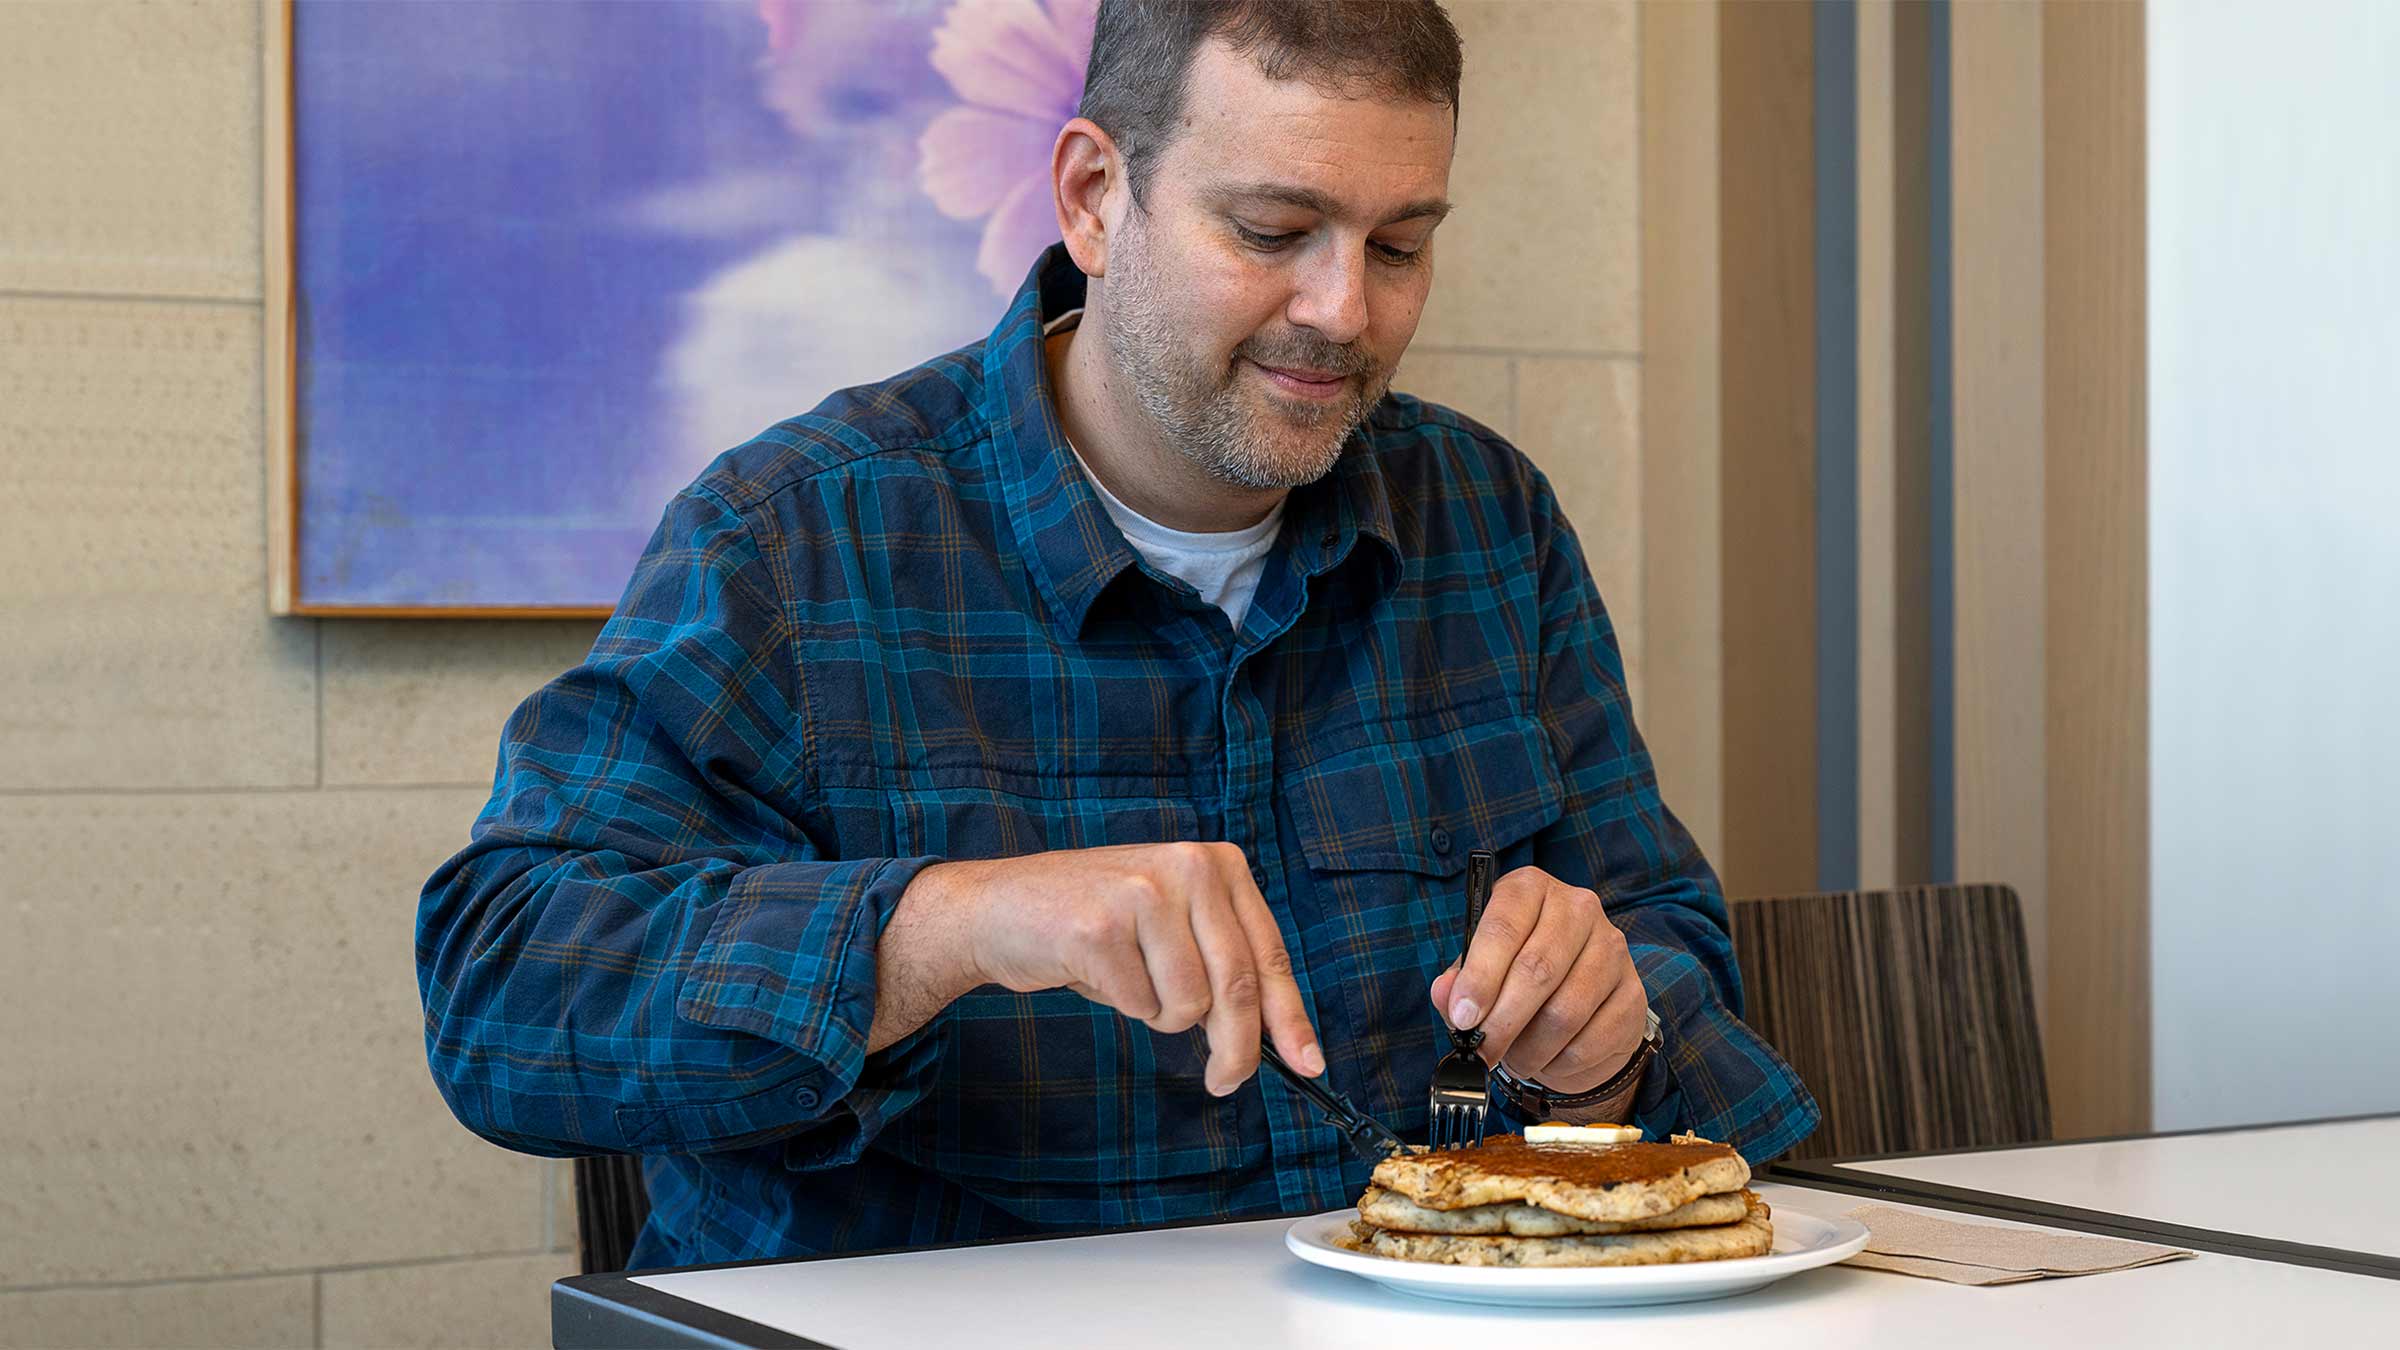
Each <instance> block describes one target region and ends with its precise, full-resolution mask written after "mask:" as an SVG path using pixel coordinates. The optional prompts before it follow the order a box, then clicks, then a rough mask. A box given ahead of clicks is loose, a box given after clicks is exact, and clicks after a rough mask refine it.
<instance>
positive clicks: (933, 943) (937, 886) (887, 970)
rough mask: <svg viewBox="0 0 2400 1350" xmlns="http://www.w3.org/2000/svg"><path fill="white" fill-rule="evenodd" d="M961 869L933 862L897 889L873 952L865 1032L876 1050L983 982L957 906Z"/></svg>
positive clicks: (871, 1048)
mask: <svg viewBox="0 0 2400 1350" xmlns="http://www.w3.org/2000/svg"><path fill="white" fill-rule="evenodd" d="M960 870H961V869H960V868H959V867H958V865H956V864H952V863H936V864H934V865H933V866H930V867H927V868H926V869H925V870H923V871H921V872H919V873H917V875H916V879H915V880H913V881H911V882H910V883H909V886H908V889H907V890H906V891H904V892H902V893H901V896H900V903H899V905H898V906H897V907H896V908H895V909H893V911H892V917H891V921H890V922H889V923H887V924H886V925H885V926H884V930H883V939H882V941H881V942H880V943H878V944H877V946H876V951H875V1022H874V1025H873V1026H872V1027H871V1028H870V1029H869V1030H868V1032H867V1053H868V1054H870V1055H871V1054H874V1053H876V1052H878V1051H880V1050H883V1049H884V1048H886V1047H887V1046H890V1045H893V1044H896V1043H897V1042H899V1041H900V1040H901V1039H903V1038H905V1037H906V1036H908V1035H909V1034H910V1033H912V1032H914V1031H916V1030H917V1029H918V1028H919V1027H922V1026H924V1025H925V1024H926V1023H928V1022H930V1021H932V1020H933V1019H934V1018H935V1017H936V1016H938V1015H940V1013H941V1011H942V1009H944V1008H947V1007H949V1006H950V1005H951V1004H952V1003H953V1002H956V1001H957V1000H958V998H959V997H960V996H961V995H963V994H965V993H966V992H967V991H969V990H971V989H973V988H975V987H976V986H977V985H980V984H983V983H985V982H986V981H985V980H984V978H983V976H982V975H981V973H980V972H979V971H978V969H977V967H976V964H975V952H974V944H973V943H972V942H971V941H970V940H969V939H968V938H967V935H966V925H965V923H964V921H963V919H962V917H961V914H960V911H959V906H958V903H957V902H958V892H957V889H956V886H955V883H956V882H957V881H959V880H961V877H960Z"/></svg>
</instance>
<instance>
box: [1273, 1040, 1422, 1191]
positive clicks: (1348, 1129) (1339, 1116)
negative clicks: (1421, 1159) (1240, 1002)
mask: <svg viewBox="0 0 2400 1350" xmlns="http://www.w3.org/2000/svg"><path fill="white" fill-rule="evenodd" d="M1258 1058H1259V1062H1260V1063H1262V1064H1264V1065H1266V1066H1267V1067H1268V1068H1270V1069H1273V1070H1274V1071H1275V1072H1276V1073H1278V1074H1280V1075H1282V1077H1283V1081H1284V1082H1286V1083H1288V1084H1290V1085H1291V1089H1292V1091H1294V1092H1297V1093H1299V1094H1300V1095H1301V1096H1303V1097H1306V1098H1308V1099H1309V1101H1311V1102H1313V1103H1315V1104H1316V1107H1317V1109H1318V1110H1320V1111H1323V1112H1324V1113H1325V1123H1326V1124H1328V1125H1331V1126H1332V1127H1333V1128H1334V1129H1336V1130H1339V1131H1340V1132H1341V1135H1342V1138H1344V1139H1346V1140H1348V1141H1349V1142H1350V1147H1351V1149H1352V1150H1354V1151H1355V1152H1356V1153H1357V1154H1358V1156H1360V1157H1362V1158H1364V1159H1366V1160H1367V1161H1368V1162H1371V1163H1379V1162H1382V1161H1383V1160H1384V1159H1386V1158H1390V1157H1396V1156H1398V1155H1400V1154H1403V1153H1406V1152H1408V1151H1409V1148H1408V1145H1407V1144H1406V1143H1405V1142H1403V1141H1402V1140H1401V1138H1400V1136H1399V1135H1397V1134H1394V1133H1392V1131H1391V1128H1390V1127H1389V1126H1387V1125H1385V1124H1384V1123H1383V1122H1382V1121H1379V1120H1377V1119H1375V1118H1374V1117H1373V1116H1370V1115H1368V1114H1367V1113H1366V1112H1364V1111H1361V1110H1359V1109H1358V1107H1357V1106H1355V1105H1353V1104H1352V1103H1351V1101H1350V1099H1349V1098H1348V1097H1345V1096H1343V1095H1342V1094H1340V1093H1338V1092H1335V1091H1334V1090H1333V1089H1331V1088H1329V1087H1326V1086H1325V1085H1324V1084H1322V1083H1319V1082H1317V1081H1316V1080H1315V1079H1312V1078H1308V1077H1305V1076H1303V1075H1302V1074H1301V1072H1300V1071H1299V1070H1298V1069H1295V1068H1293V1067H1292V1066H1291V1065H1289V1064H1286V1063H1284V1062H1283V1056H1282V1055H1279V1054H1277V1053H1276V1052H1275V1046H1274V1043H1273V1042H1271V1041H1269V1040H1268V1039H1267V1038H1266V1037H1264V1036H1261V1037H1259V1038H1258Z"/></svg>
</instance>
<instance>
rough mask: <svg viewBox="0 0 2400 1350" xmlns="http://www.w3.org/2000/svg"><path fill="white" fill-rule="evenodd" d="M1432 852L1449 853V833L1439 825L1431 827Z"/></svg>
mask: <svg viewBox="0 0 2400 1350" xmlns="http://www.w3.org/2000/svg"><path fill="white" fill-rule="evenodd" d="M1433 851H1434V852H1436V853H1448V852H1449V851H1450V832H1449V831H1448V830H1445V829H1443V828H1442V827H1441V826H1439V825H1436V826H1434V827H1433Z"/></svg>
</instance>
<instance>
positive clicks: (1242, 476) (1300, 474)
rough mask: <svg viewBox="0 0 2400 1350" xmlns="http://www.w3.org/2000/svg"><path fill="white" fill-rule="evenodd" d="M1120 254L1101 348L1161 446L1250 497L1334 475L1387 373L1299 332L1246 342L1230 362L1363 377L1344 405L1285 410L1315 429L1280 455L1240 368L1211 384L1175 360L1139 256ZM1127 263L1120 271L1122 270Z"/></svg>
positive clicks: (1170, 332)
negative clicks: (1273, 346)
mask: <svg viewBox="0 0 2400 1350" xmlns="http://www.w3.org/2000/svg"><path fill="white" fill-rule="evenodd" d="M1130 252H1131V254H1132V256H1131V257H1127V256H1126V253H1127V251H1126V250H1123V249H1122V247H1121V246H1120V251H1119V253H1118V257H1117V258H1116V259H1115V260H1113V262H1114V264H1115V265H1113V266H1112V267H1111V268H1110V272H1109V277H1108V292H1107V300H1108V344H1109V348H1110V350H1111V353H1112V355H1113V356H1114V358H1115V361H1116V365H1117V368H1118V370H1119V371H1120V372H1122V373H1123V374H1124V376H1125V377H1126V379H1127V380H1129V381H1130V382H1131V384H1132V386H1133V393H1134V397H1135V398H1136V399H1137V400H1138V401H1139V402H1140V403H1141V405H1142V410H1143V411H1144V412H1146V413H1148V414H1149V415H1150V417H1151V420H1153V421H1155V422H1157V423H1158V425H1159V428H1160V430H1161V431H1163V432H1164V433H1165V434H1166V438H1167V441H1168V443H1169V444H1171V445H1173V446H1174V447H1175V448H1176V449H1177V450H1178V451H1180V452H1182V454H1183V455H1184V456H1185V457H1186V458H1188V459H1190V460H1191V461H1192V462H1193V463H1194V464H1197V465H1198V466H1200V468H1201V470H1202V471H1204V472H1206V473H1207V474H1208V475H1209V476H1210V477H1213V478H1215V479H1217V480H1218V481H1219V482H1223V483H1231V484H1233V485H1235V486H1237V487H1244V488H1250V489H1254V490H1260V491H1265V490H1272V489H1281V488H1295V487H1299V486H1301V485H1303V484H1307V483H1313V482H1315V481H1317V480H1318V479H1320V478H1323V477H1324V476H1325V475H1326V474H1328V473H1330V472H1332V471H1333V466H1334V464H1335V462H1336V461H1338V460H1339V459H1340V458H1341V455H1342V446H1343V444H1344V443H1346V442H1347V441H1348V440H1349V439H1350V433H1351V432H1353V431H1355V430H1357V429H1358V426H1359V424H1360V423H1362V422H1364V421H1366V420H1367V414H1368V413H1369V412H1371V411H1373V410H1374V407H1375V405H1376V404H1377V403H1378V402H1380V401H1381V400H1382V398H1383V395H1384V391H1385V390H1386V389H1388V388H1390V387H1391V377H1390V375H1389V373H1388V372H1385V371H1380V370H1376V369H1374V363H1373V362H1372V361H1371V360H1370V359H1369V358H1368V357H1366V356H1365V355H1364V354H1363V353H1360V352H1358V351H1356V350H1355V349H1353V348H1349V347H1343V346H1337V345H1335V344H1333V343H1330V342H1326V341H1324V340H1323V339H1315V340H1314V341H1311V340H1310V338H1311V337H1312V336H1313V335H1310V334H1307V333H1306V332H1305V331H1303V332H1302V333H1301V334H1300V335H1299V337H1298V338H1297V340H1295V341H1294V342H1291V343H1287V344H1281V345H1282V348H1283V349H1281V350H1276V351H1264V350H1259V351H1252V350H1250V348H1251V344H1250V343H1247V342H1246V343H1244V344H1242V346H1241V347H1238V348H1236V349H1235V355H1236V358H1237V359H1240V358H1243V357H1247V358H1248V359H1250V360H1253V361H1259V360H1260V359H1261V358H1264V359H1265V361H1264V362H1262V364H1263V363H1265V362H1276V363H1283V364H1288V365H1292V366H1299V367H1302V368H1306V369H1314V370H1335V371H1340V372H1343V373H1345V374H1348V375H1350V376H1351V377H1353V378H1354V379H1355V378H1358V377H1361V376H1364V377H1365V384H1364V385H1363V386H1361V387H1359V388H1357V389H1355V390H1354V391H1353V393H1352V394H1351V397H1350V398H1349V400H1348V401H1347V402H1344V403H1340V404H1333V405H1326V404H1305V403H1297V402H1293V403H1286V404H1284V405H1283V406H1284V407H1285V408H1286V409H1287V410H1288V411H1289V413H1290V414H1291V416H1292V419H1293V420H1294V421H1297V422H1298V423H1299V424H1300V425H1301V426H1302V427H1304V428H1308V429H1311V430H1319V431H1321V432H1322V433H1323V434H1322V436H1321V437H1319V438H1317V439H1314V440H1311V441H1309V442H1308V443H1306V445H1305V446H1304V447H1303V450H1302V452H1301V453H1298V454H1289V453H1285V454H1279V453H1278V450H1277V442H1276V439H1275V438H1274V436H1273V435H1272V434H1270V431H1269V429H1268V428H1266V427H1263V426H1261V425H1260V421H1261V417H1260V415H1259V414H1258V413H1256V412H1255V411H1254V410H1253V408H1252V407H1251V405H1250V404H1249V403H1248V402H1247V401H1246V400H1244V399H1243V398H1242V394H1241V389H1240V387H1239V384H1238V381H1239V379H1240V370H1239V367H1238V366H1235V367H1229V368H1228V369H1227V370H1225V371H1224V372H1223V373H1222V375H1221V376H1220V377H1219V378H1218V379H1217V380H1215V381H1214V383H1213V384H1212V383H1211V382H1210V381H1209V379H1208V377H1207V376H1206V375H1205V374H1204V373H1202V372H1200V371H1198V370H1196V369H1193V368H1192V367H1190V366H1189V365H1188V364H1186V363H1185V362H1183V361H1182V360H1180V359H1179V357H1180V355H1181V352H1182V348H1183V344H1181V343H1180V342H1178V341H1177V340H1176V337H1175V327H1174V320H1173V318H1172V316H1170V315H1168V314H1167V313H1166V312H1165V306H1164V305H1163V304H1162V303H1161V302H1160V300H1159V297H1158V293H1157V291H1156V289H1155V288H1154V287H1153V286H1152V285H1151V284H1150V280H1151V277H1152V275H1153V273H1152V272H1151V271H1150V269H1149V267H1148V266H1147V264H1148V257H1147V252H1148V250H1147V249H1146V248H1141V247H1137V248H1135V249H1133V250H1130ZM1128 263H1130V264H1131V265H1130V266H1128V265H1126V264H1128Z"/></svg>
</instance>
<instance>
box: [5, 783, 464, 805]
mask: <svg viewBox="0 0 2400 1350" xmlns="http://www.w3.org/2000/svg"><path fill="white" fill-rule="evenodd" d="M491 786H492V785H491V782H490V780H488V779H476V780H474V781H472V782H470V781H468V780H466V779H463V778H462V779H459V780H457V781H456V782H432V783H325V784H322V785H320V784H316V783H259V784H255V785H241V784H226V783H220V784H210V785H206V786H200V787H0V801H5V800H8V799H9V798H14V797H243V796H259V797H290V796H308V795H311V794H314V793H319V792H337V793H348V792H457V791H460V790H462V789H469V788H472V789H478V790H481V791H485V792H488V791H490V790H491Z"/></svg>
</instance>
